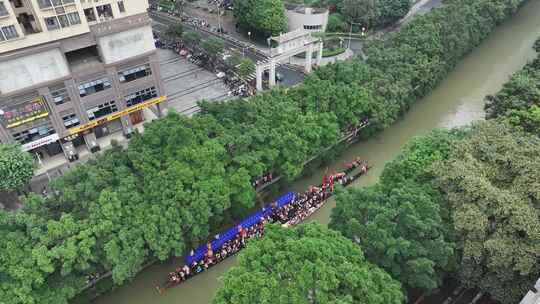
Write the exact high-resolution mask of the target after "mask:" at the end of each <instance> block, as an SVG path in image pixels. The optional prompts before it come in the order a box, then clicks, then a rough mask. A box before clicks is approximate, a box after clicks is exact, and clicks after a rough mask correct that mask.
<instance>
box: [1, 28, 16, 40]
mask: <svg viewBox="0 0 540 304" xmlns="http://www.w3.org/2000/svg"><path fill="white" fill-rule="evenodd" d="M2 33H3V34H4V38H5V39H6V40H10V39H15V38H17V37H19V34H18V33H17V29H16V28H15V25H8V26H3V27H2Z"/></svg>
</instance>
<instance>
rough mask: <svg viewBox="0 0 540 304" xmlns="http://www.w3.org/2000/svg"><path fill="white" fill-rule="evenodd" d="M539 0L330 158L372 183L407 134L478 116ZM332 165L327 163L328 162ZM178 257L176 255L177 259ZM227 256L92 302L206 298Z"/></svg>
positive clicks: (528, 32)
mask: <svg viewBox="0 0 540 304" xmlns="http://www.w3.org/2000/svg"><path fill="white" fill-rule="evenodd" d="M539 16H540V0H531V1H529V2H528V3H527V4H526V5H525V6H524V7H523V8H522V9H521V10H520V11H519V12H518V13H517V15H516V16H514V18H512V19H511V20H509V21H507V22H505V23H504V24H502V25H501V26H499V28H497V29H496V30H495V31H494V32H493V33H492V34H491V35H490V37H489V38H488V39H487V40H485V41H484V42H483V43H482V44H481V45H480V46H479V47H478V48H477V49H475V50H474V51H473V52H472V53H470V54H469V55H468V56H467V57H466V58H465V59H464V60H463V61H462V62H461V63H460V64H459V65H458V66H457V67H456V69H455V70H454V71H453V72H452V73H451V74H450V75H449V76H448V77H447V78H446V79H445V80H444V81H443V82H442V83H441V84H440V85H439V86H438V87H437V88H436V89H435V90H434V91H433V92H432V93H431V94H430V95H429V96H427V97H426V98H424V99H422V100H421V101H419V102H417V103H416V104H415V105H414V106H413V107H412V109H411V110H410V111H409V112H408V113H407V114H406V115H405V116H404V117H403V118H402V119H401V120H400V121H398V122H397V123H395V124H394V125H393V126H391V127H390V128H388V129H386V130H385V131H383V132H381V133H380V134H378V136H376V137H374V138H372V139H370V140H367V141H364V142H360V143H357V144H355V145H353V146H351V147H350V148H349V149H347V151H345V153H343V155H342V156H341V157H340V158H339V159H338V160H337V161H336V162H335V164H334V166H335V168H336V169H338V168H340V167H342V163H343V162H344V161H347V160H350V159H352V158H353V157H354V156H357V155H359V156H361V157H362V158H364V159H367V160H368V161H369V162H370V164H372V165H374V168H373V169H372V170H371V171H370V172H369V173H368V174H367V175H366V176H364V177H362V178H361V179H360V180H358V181H357V182H356V183H355V185H354V186H356V187H360V186H366V185H371V184H374V183H375V182H376V181H377V179H378V177H379V175H380V173H381V171H382V169H383V166H384V163H385V162H387V161H390V160H392V159H393V158H394V157H395V156H396V155H397V154H398V152H399V151H400V149H401V148H402V147H403V145H404V144H405V143H407V141H408V140H410V139H411V137H413V136H417V135H422V134H425V133H426V132H429V131H430V130H432V129H434V128H449V127H455V126H462V125H465V124H468V123H470V122H472V121H477V120H481V119H483V117H484V111H483V106H484V100H483V99H484V96H485V95H488V94H494V93H495V92H497V91H498V90H499V89H500V88H501V86H502V84H503V83H504V82H506V81H507V80H508V78H509V76H510V75H511V74H512V73H514V72H516V71H517V70H519V69H520V68H521V67H522V66H523V65H524V64H525V63H526V62H527V61H528V60H530V59H532V58H533V57H534V51H533V50H532V48H531V46H532V45H533V43H534V41H535V40H536V38H537V37H538V36H540V17H539ZM330 170H332V167H330ZM322 174H323V170H322V169H321V170H319V171H317V172H316V173H315V174H313V175H312V176H311V177H309V178H303V179H301V180H299V181H297V182H295V183H294V184H293V185H291V187H292V189H294V190H298V191H303V190H304V189H306V187H307V186H308V185H310V184H317V183H319V182H320V181H321V178H322ZM334 206H335V202H333V201H330V202H328V203H327V204H326V205H325V206H324V207H323V208H322V209H321V210H319V211H318V212H317V213H316V214H314V215H313V216H312V218H311V220H316V221H319V222H321V223H323V224H327V223H328V222H329V217H330V212H331V210H332V208H333V207H334ZM177 262H178V263H179V262H180V261H177ZM234 263H235V259H234V258H233V259H229V260H227V261H224V262H223V263H221V264H219V265H217V266H215V267H213V268H212V269H211V270H210V271H207V272H204V273H202V274H200V275H198V276H196V277H194V278H193V279H191V280H189V281H188V282H186V283H184V284H182V285H180V286H178V287H175V288H173V289H170V290H169V291H167V292H166V293H165V294H163V295H159V294H158V293H157V291H156V289H155V288H154V286H155V284H156V282H161V281H162V280H163V279H164V278H165V277H166V275H167V273H168V272H169V271H170V270H171V269H173V268H174V265H173V263H172V262H170V263H166V264H160V265H154V266H151V267H149V268H147V269H146V270H144V271H143V272H141V273H140V274H139V275H138V276H137V277H136V278H135V279H134V280H133V282H131V283H130V284H127V285H125V286H122V287H119V288H117V289H116V290H114V291H112V292H110V293H108V294H106V295H104V296H102V297H100V298H98V299H96V300H95V301H94V303H96V304H172V303H175V304H184V303H185V304H209V303H210V302H211V300H212V298H213V296H214V293H215V292H216V289H217V288H218V287H219V280H218V278H219V277H220V276H221V275H222V274H223V273H224V272H225V271H226V270H227V269H228V268H230V267H231V266H232V265H234Z"/></svg>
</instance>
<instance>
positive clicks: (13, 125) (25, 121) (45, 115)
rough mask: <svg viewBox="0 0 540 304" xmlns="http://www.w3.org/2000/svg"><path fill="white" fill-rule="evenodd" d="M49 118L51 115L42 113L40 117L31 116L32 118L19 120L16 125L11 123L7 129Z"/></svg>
mask: <svg viewBox="0 0 540 304" xmlns="http://www.w3.org/2000/svg"><path fill="white" fill-rule="evenodd" d="M47 116H49V113H47V112H45V113H41V114H39V115H36V116H30V117H27V118H24V119H22V120H18V121H16V122H14V123H11V124H9V125H7V126H6V128H8V129H9V128H14V127H18V126H20V125H24V124H25V123H29V122H31V121H34V120H36V119H40V118H43V117H47Z"/></svg>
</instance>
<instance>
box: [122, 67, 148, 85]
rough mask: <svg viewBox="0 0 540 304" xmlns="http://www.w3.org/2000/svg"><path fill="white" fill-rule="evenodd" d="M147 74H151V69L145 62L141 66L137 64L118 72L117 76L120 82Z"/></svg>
mask: <svg viewBox="0 0 540 304" xmlns="http://www.w3.org/2000/svg"><path fill="white" fill-rule="evenodd" d="M149 75H152V69H150V64H145V65H143V66H138V67H135V68H131V69H127V70H123V71H120V72H118V78H119V79H120V82H122V83H124V82H130V81H133V80H135V79H139V78H143V77H146V76H149Z"/></svg>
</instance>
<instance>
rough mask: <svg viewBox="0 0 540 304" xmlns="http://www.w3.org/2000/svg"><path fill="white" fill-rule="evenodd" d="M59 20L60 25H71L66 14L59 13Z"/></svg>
mask: <svg viewBox="0 0 540 304" xmlns="http://www.w3.org/2000/svg"><path fill="white" fill-rule="evenodd" d="M58 21H59V22H60V25H61V26H62V27H68V26H69V21H68V18H67V16H66V15H59V16H58Z"/></svg>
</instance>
